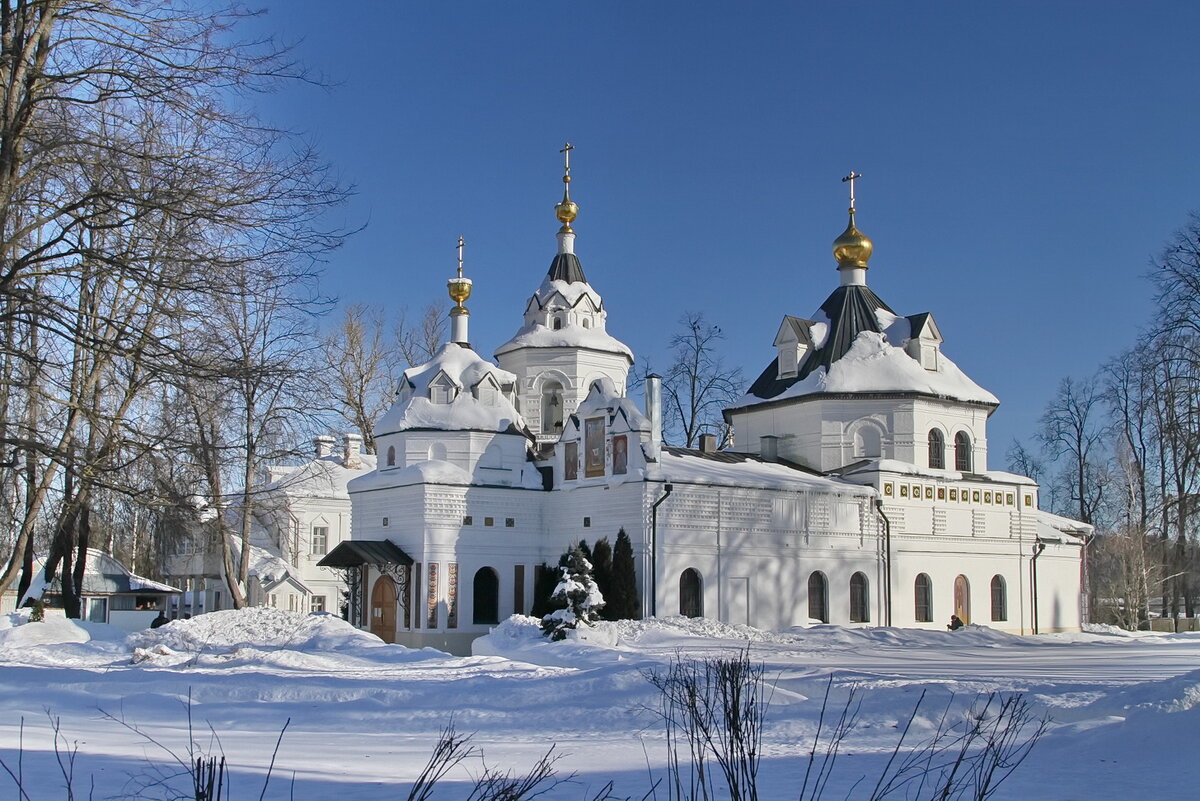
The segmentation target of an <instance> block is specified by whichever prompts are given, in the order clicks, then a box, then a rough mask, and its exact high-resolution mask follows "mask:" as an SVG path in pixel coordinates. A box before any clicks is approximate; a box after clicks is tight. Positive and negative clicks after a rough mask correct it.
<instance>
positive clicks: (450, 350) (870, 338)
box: [319, 147, 1091, 653]
mask: <svg viewBox="0 0 1200 801" xmlns="http://www.w3.org/2000/svg"><path fill="white" fill-rule="evenodd" d="M568 157H569V147H568ZM857 177H858V176H855V175H854V174H853V173H852V174H851V176H850V177H849V180H850V186H851V192H850V222H849V225H848V226H847V227H846V230H845V231H844V232H843V233H842V235H841V236H839V237H838V238H837V239H836V240H835V241H834V243H833V256H834V259H835V261H836V268H837V269H836V274H837V276H838V280H837V281H836V283H834V282H833V281H831V284H834V286H833V291H832V293H831V294H830V295H829V297H828V298H827V299H826V300H825V301H824V303H822V304H821V305H820V306H819V308H818V309H817V310H816V312H814V313H813V314H812V315H810V316H809V317H793V316H787V317H785V318H784V319H783V320H782V321H781V323H780V325H779V328H778V330H777V332H775V339H774V347H775V349H776V352H777V356H776V359H775V360H774V361H773V362H772V363H771V364H770V365H768V366H767V368H766V369H765V370H764V371H763V372H762V374H761V375H760V376H759V377H758V379H757V380H756V381H754V383H753V384H752V385H751V386H750V387H749V389H748V390H747V392H746V394H745V396H744V397H743V398H742V399H741V400H740V401H739V402H738V403H737V404H736V405H734V406H733V407H731V408H729V409H727V410H726V412H725V415H726V420H727V421H728V422H729V423H730V424H732V426H733V429H734V432H735V433H734V445H733V446H732V447H731V448H728V449H725V450H717V448H716V447H715V441H714V439H713V438H705V439H704V441H703V443H702V446H701V447H700V448H699V449H695V450H691V449H684V448H676V447H670V446H666V445H664V444H663V443H662V439H661V425H662V411H661V404H660V396H659V386H658V383H657V379H656V378H653V377H652V378H651V379H649V380H648V381H647V382H646V386H645V393H644V395H645V397H644V403H643V404H642V405H641V406H639V405H638V404H637V403H635V402H634V401H633V400H632V399H630V398H629V397H628V396H627V394H626V386H627V378H628V375H629V371H630V368H631V366H632V364H633V360H634V357H633V353H632V352H631V351H630V349H629V348H628V347H626V346H625V345H624V344H622V343H621V342H620V341H619V340H617V339H616V338H614V337H613V335H612V334H610V333H609V331H608V326H607V316H608V309H607V308H606V306H605V304H604V301H603V299H602V297H601V295H600V293H598V292H597V291H596V289H595V288H594V287H593V286H592V284H591V283H589V281H588V279H587V277H586V276H585V274H584V271H583V267H582V264H581V263H580V260H579V258H578V257H577V255H576V253H575V231H574V230H573V229H572V227H571V226H572V223H573V222H574V221H575V218H576V215H577V213H578V206H577V205H576V204H575V203H574V202H572V201H571V199H570V180H571V179H570V166H569V161H568V166H567V170H566V174H565V175H564V178H563V181H564V183H565V184H566V191H564V196H563V200H562V202H561V203H559V204H558V205H557V206H556V211H557V216H558V219H559V221H560V222H561V223H562V227H561V228H560V229H559V230H558V236H557V238H558V247H557V253H556V254H555V256H554V259H553V261H552V262H551V264H550V270H549V272H548V273H547V275H546V276H545V278H544V279H543V280H542V282H541V284H540V285H539V286H538V287H537V289H536V290H535V291H534V293H533V294H532V295H531V296H530V298H529V302H528V303H527V304H526V306H525V309H524V319H523V321H522V324H521V327H520V328H519V330H518V331H517V332H516V334H515V335H514V336H513V337H512V339H510V340H509V341H508V342H506V343H504V344H503V345H501V346H500V347H499V348H497V349H496V351H495V361H494V362H493V361H489V360H488V359H486V358H484V356H483V355H481V354H480V353H479V352H478V351H476V349H475V347H474V346H473V344H472V343H471V341H470V338H469V335H468V321H469V312H468V309H467V306H466V302H467V300H468V299H469V297H470V294H471V289H472V284H471V281H470V279H468V278H464V277H463V275H462V250H461V241H460V250H459V268H458V275H457V276H456V277H454V278H452V279H450V281H449V292H450V296H451V298H452V299H453V300H454V301H455V303H456V305H455V307H454V308H453V310H452V311H451V330H450V338H449V341H448V342H447V343H446V344H445V345H443V346H442V347H441V349H440V350H439V351H438V353H437V354H436V355H435V356H434V357H433V359H432V360H430V361H429V362H428V363H426V364H423V365H420V366H418V367H413V368H411V369H409V370H407V371H405V373H404V375H403V377H402V378H401V380H400V386H399V391H398V394H397V397H396V401H395V404H394V405H393V406H392V408H391V409H390V411H388V412H387V413H386V414H385V415H384V417H383V418H382V419H381V420H380V421H379V423H378V424H377V426H376V432H377V435H376V446H377V466H376V467H375V469H373V470H365V469H360V473H359V474H358V476H357V477H354V478H351V479H350V480H349V481H348V483H347V484H346V487H347V490H348V493H347V494H348V500H349V503H350V505H351V507H352V515H351V519H352V520H353V528H352V531H351V532H350V536H349V538H348V539H344V540H343V541H341V542H340V543H336V547H335V543H334V542H331V541H330V542H326V541H325V540H323V541H322V549H323V550H324V549H325V546H326V544H327V545H328V550H327V551H326V552H325V555H324V557H323V558H322V559H321V560H320V562H319V564H320V565H322V566H324V567H325V568H333V569H335V570H340V571H343V577H344V579H345V580H346V582H347V584H348V585H349V594H350V604H349V608H350V615H351V618H352V620H353V621H354V622H356V623H358V624H359V625H362V626H363V627H364V628H370V629H371V630H372V631H374V632H376V633H377V634H379V635H380V636H382V637H383V638H384V639H385V640H388V641H395V642H400V643H404V644H406V645H411V646H427V645H428V646H434V647H437V648H443V649H448V650H450V651H454V652H458V653H465V652H468V651H469V649H470V642H471V640H472V639H473V638H475V637H477V636H479V635H481V634H483V633H486V631H487V630H488V628H489V626H492V625H495V624H496V623H497V622H498V621H499V620H501V619H503V618H504V617H507V616H508V615H510V614H513V613H528V612H529V611H530V609H531V607H532V606H533V603H534V597H533V591H534V576H535V571H536V569H537V566H538V565H541V564H543V563H546V564H550V565H554V564H557V560H558V558H559V555H560V554H561V553H562V552H563V551H564V550H565V549H567V548H568V547H569V546H570V545H571V544H573V543H577V542H578V541H579V540H581V539H587V540H588V541H589V542H592V543H594V542H595V541H597V540H599V539H600V538H602V537H608V538H609V540H610V541H612V540H614V539H615V538H616V535H617V534H618V532H619V531H621V530H624V531H625V532H626V533H627V534H628V535H629V537H630V538H631V540H632V543H633V548H634V554H635V562H636V568H637V573H638V581H639V585H640V595H641V603H642V613H643V615H660V616H661V615H675V614H682V615H690V616H705V617H711V618H716V619H719V620H722V621H725V622H727V623H733V624H749V625H753V626H757V627H760V628H766V629H784V628H787V627H790V626H796V625H810V624H818V623H833V624H838V625H844V626H878V625H894V626H910V627H914V626H915V627H928V628H939V629H940V628H943V627H944V626H945V624H946V622H947V620H948V619H949V617H950V615H951V614H952V613H953V614H957V615H958V616H959V617H961V618H962V619H963V620H964V621H967V622H968V623H981V624H984V625H987V626H992V627H995V628H998V629H1002V630H1005V631H1010V632H1017V633H1036V632H1038V631H1043V632H1045V631H1061V630H1070V629H1078V628H1079V626H1080V623H1081V590H1080V565H1081V556H1082V549H1083V546H1084V544H1085V542H1086V538H1087V536H1088V535H1089V533H1090V531H1091V528H1090V526H1087V525H1085V524H1082V523H1077V522H1075V521H1070V520H1066V519H1064V518H1061V517H1056V516H1054V515H1051V514H1049V513H1046V512H1043V511H1040V510H1039V509H1038V487H1037V485H1036V484H1035V483H1034V482H1033V481H1032V480H1030V479H1028V478H1025V477H1023V476H1018V475H1013V474H1011V473H1006V472H999V471H994V470H989V469H988V467H987V421H988V417H989V415H991V413H992V412H993V411H994V410H995V409H996V407H997V405H998V401H997V399H996V398H995V397H994V396H993V395H992V394H991V393H989V392H988V391H987V390H985V389H983V388H981V387H980V386H978V385H977V384H975V383H974V382H973V381H971V379H970V378H968V377H967V376H966V375H965V374H964V373H963V372H962V371H961V370H960V369H959V368H958V367H957V366H956V365H955V364H954V363H953V362H952V361H950V359H949V358H947V357H946V355H945V354H944V353H943V352H942V344H943V340H942V335H941V332H940V331H939V329H938V326H937V323H936V322H935V321H934V318H933V316H932V315H930V314H928V313H922V314H915V315H909V316H904V315H900V314H897V313H896V312H894V311H892V309H891V308H889V307H888V305H887V304H886V303H885V302H884V301H883V300H881V299H880V298H879V297H878V296H877V295H875V293H873V292H872V291H871V289H870V288H869V287H868V286H867V272H868V262H869V260H870V258H871V251H872V244H871V241H870V240H869V239H868V238H867V237H866V236H865V235H863V234H862V233H861V232H860V231H859V230H858V228H857V227H856V225H855V216H854V215H855V209H854V192H853V185H854V184H853V179H854V178H857ZM831 273H832V271H831ZM831 278H832V275H831ZM764 333H768V332H764ZM323 535H324V536H328V529H327V528H326V529H325V530H324V532H323ZM331 606H332V605H331Z"/></svg>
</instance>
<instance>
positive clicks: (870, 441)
mask: <svg viewBox="0 0 1200 801" xmlns="http://www.w3.org/2000/svg"><path fill="white" fill-rule="evenodd" d="M880 440H881V438H880V436H879V429H878V428H876V427H875V426H872V425H866V426H863V427H862V428H860V429H858V431H856V432H855V434H854V455H855V456H856V457H858V458H859V459H878V458H879V457H880V456H882V455H883V445H882V442H881V441H880Z"/></svg>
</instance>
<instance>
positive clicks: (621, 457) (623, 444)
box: [612, 434, 629, 476]
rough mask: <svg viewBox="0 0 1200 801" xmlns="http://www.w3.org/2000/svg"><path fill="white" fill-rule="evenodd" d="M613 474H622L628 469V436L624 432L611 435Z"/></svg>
mask: <svg viewBox="0 0 1200 801" xmlns="http://www.w3.org/2000/svg"><path fill="white" fill-rule="evenodd" d="M612 448H613V455H612V460H613V469H612V471H613V475H614V476H623V475H625V473H626V472H627V471H628V470H629V438H628V437H627V436H625V435H624V434H621V435H620V436H617V437H613V440H612Z"/></svg>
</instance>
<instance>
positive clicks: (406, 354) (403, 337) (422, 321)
mask: <svg viewBox="0 0 1200 801" xmlns="http://www.w3.org/2000/svg"><path fill="white" fill-rule="evenodd" d="M446 314H447V310H446V306H445V304H443V303H430V304H429V305H428V306H426V307H425V308H424V309H422V310H421V313H420V314H419V315H418V316H417V319H416V320H412V319H411V318H410V317H409V312H408V309H401V310H400V317H399V319H398V320H397V321H396V326H395V332H396V336H395V339H396V342H397V344H398V345H399V346H400V356H401V357H402V358H403V359H404V361H405V362H407V363H408V365H409V366H410V367H415V366H417V365H419V364H424V363H425V362H427V361H429V360H430V359H431V358H433V354H435V353H437V350H438V348H439V347H441V345H442V343H443V342H445V341H446V339H447V337H446Z"/></svg>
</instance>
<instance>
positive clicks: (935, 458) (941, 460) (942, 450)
mask: <svg viewBox="0 0 1200 801" xmlns="http://www.w3.org/2000/svg"><path fill="white" fill-rule="evenodd" d="M929 466H930V467H932V468H933V469H934V470H945V469H946V438H945V437H943V436H942V432H941V431H939V430H938V429H936V428H934V429H932V430H930V432H929Z"/></svg>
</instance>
